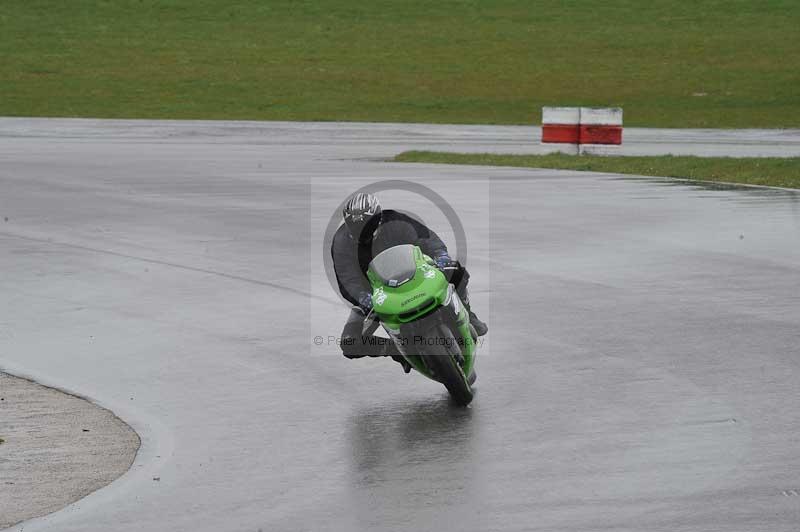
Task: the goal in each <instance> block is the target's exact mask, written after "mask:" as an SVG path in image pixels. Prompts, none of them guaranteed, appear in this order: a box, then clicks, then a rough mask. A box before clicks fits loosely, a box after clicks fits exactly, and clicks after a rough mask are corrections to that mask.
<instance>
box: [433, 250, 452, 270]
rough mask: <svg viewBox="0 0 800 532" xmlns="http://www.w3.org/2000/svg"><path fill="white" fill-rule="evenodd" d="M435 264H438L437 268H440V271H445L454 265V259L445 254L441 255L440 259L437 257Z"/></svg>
mask: <svg viewBox="0 0 800 532" xmlns="http://www.w3.org/2000/svg"><path fill="white" fill-rule="evenodd" d="M434 262H436V267H437V268H439V269H440V270H444V269H445V268H447V267H448V266H451V265H452V263H453V259H451V258H450V257H449V256H448V255H446V254H445V255H439V256H438V257H436V258H435V259H434Z"/></svg>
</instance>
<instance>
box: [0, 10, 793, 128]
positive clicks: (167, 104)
mask: <svg viewBox="0 0 800 532" xmlns="http://www.w3.org/2000/svg"><path fill="white" fill-rule="evenodd" d="M798 57H800V2H798V1H797V0H764V1H760V2H753V1H750V0H746V1H743V0H727V1H718V0H715V1H703V0H700V1H687V0H669V1H666V0H653V1H651V2H641V1H639V0H607V1H603V2H589V1H587V0H575V1H570V2H562V1H552V0H550V1H538V2H532V1H523V0H515V1H511V0H472V1H468V0H464V1H445V0H440V1H420V0H402V1H387V0H372V1H369V2H364V1H362V0H336V1H331V0H313V1H296V0H292V1H267V0H260V1H238V2H236V1H233V2H222V1H218V0H216V1H211V0H159V1H156V0H135V1H133V0H105V1H91V0H74V1H70V2H53V1H43V0H3V2H2V3H1V4H0V115H6V116H9V115H11V116H84V117H130V118H211V119H222V118H227V119H265V120H266V119H269V120H364V121H406V122H408V121H413V122H440V123H445V122H450V123H498V124H526V123H533V122H538V120H539V117H540V108H541V107H542V106H543V105H595V106H598V105H601V106H608V105H619V106H622V107H624V109H625V123H626V125H630V126H666V127H797V126H800V90H798V87H800V60H798Z"/></svg>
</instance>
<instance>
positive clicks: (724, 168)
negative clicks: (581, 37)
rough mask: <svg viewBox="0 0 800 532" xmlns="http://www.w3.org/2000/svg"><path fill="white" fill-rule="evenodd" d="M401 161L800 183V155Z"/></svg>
mask: <svg viewBox="0 0 800 532" xmlns="http://www.w3.org/2000/svg"><path fill="white" fill-rule="evenodd" d="M394 160H395V161H397V162H409V163H441V164H473V165H487V166H517V167H524V168H554V169H558V170H583V171H591V172H609V173H615V174H633V175H642V176H658V177H679V178H685V179H694V180H698V181H725V182H729V183H745V184H751V185H766V186H772V187H784V188H800V158H797V157H795V158H785V159H784V158H767V157H764V158H760V157H750V158H732V157H677V156H673V155H665V156H661V157H600V156H587V155H584V156H580V157H578V156H574V155H563V154H553V155H495V154H490V153H443V152H429V151H408V152H404V153H401V154H400V155H398V156H397V157H395V158H394Z"/></svg>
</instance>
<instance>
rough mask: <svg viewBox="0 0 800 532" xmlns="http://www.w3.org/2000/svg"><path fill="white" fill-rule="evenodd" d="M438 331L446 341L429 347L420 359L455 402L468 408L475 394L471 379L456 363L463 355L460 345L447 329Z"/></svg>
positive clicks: (442, 328)
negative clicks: (459, 349) (457, 358)
mask: <svg viewBox="0 0 800 532" xmlns="http://www.w3.org/2000/svg"><path fill="white" fill-rule="evenodd" d="M437 329H438V333H437V334H438V337H439V338H440V339H443V340H444V341H443V342H435V343H434V345H431V346H428V347H427V348H426V349H425V351H424V353H420V357H421V358H422V360H423V362H424V363H425V365H426V366H427V367H428V369H429V370H430V371H431V373H433V375H434V377H435V378H436V380H438V381H439V382H441V383H442V384H444V386H445V388H447V391H448V392H450V396H451V397H452V398H453V400H454V401H455V402H456V403H458V404H459V405H461V406H467V405H468V404H469V403H470V402H472V399H473V397H474V394H473V392H472V387H471V386H470V383H469V379H468V378H467V376H466V375H464V370H462V369H461V366H460V365H459V363H458V362H457V361H456V357H458V356H460V354H461V353H460V351H458V345H457V344H456V342H455V338H454V336H453V333H452V332H451V331H450V330H449V329H448V328H447V327H439V328H437ZM448 346H452V347H448ZM454 351H458V352H454Z"/></svg>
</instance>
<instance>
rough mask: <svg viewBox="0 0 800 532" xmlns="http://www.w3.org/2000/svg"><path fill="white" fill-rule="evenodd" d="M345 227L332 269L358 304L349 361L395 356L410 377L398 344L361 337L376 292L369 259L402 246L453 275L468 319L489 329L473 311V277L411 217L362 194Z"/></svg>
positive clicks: (348, 340) (350, 323)
mask: <svg viewBox="0 0 800 532" xmlns="http://www.w3.org/2000/svg"><path fill="white" fill-rule="evenodd" d="M342 217H343V218H344V223H343V224H342V225H341V226H340V227H339V229H338V230H337V231H336V234H335V235H334V237H333V243H332V245H331V255H332V256H333V267H334V270H335V271H336V280H337V282H338V284H339V291H340V292H341V294H342V296H343V297H344V298H345V299H347V300H348V301H349V302H350V303H352V304H353V305H354V307H353V309H352V311H351V312H350V316H349V317H348V318H347V323H345V326H344V330H343V331H342V339H341V347H342V353H343V354H344V356H345V357H347V358H361V357H364V356H390V357H392V358H393V359H395V360H397V361H398V362H400V363H401V364H403V368H404V369H405V370H406V373H408V371H410V366H408V363H407V362H406V361H405V359H404V358H403V357H401V356H399V353H398V351H397V349H396V348H395V347H394V344H393V343H392V342H391V341H389V340H386V339H383V338H379V337H375V336H372V335H371V333H372V332H374V328H373V329H372V331H368V335H365V334H364V333H362V328H363V323H364V317H365V315H366V314H368V313H369V311H370V310H372V289H371V287H370V284H369V281H368V280H367V276H366V271H367V268H368V266H369V263H370V261H371V260H372V259H373V258H374V257H375V256H376V255H378V254H379V253H380V252H381V251H384V250H385V249H388V248H390V247H392V246H396V245H399V244H414V245H417V246H419V247H420V248H421V249H422V252H423V253H425V254H426V255H428V256H429V257H431V258H432V259H433V260H434V261H435V262H436V265H437V266H438V267H439V268H440V269H442V270H443V271H445V272H446V273H448V274H449V275H448V278H449V280H450V281H451V282H452V283H453V284H454V285H455V286H456V292H457V293H458V296H459V298H461V301H462V302H463V303H464V306H465V307H466V308H467V310H468V312H469V321H470V323H471V324H472V326H473V327H474V328H475V331H476V332H477V333H478V335H479V336H483V335H484V334H486V332H487V331H488V327H487V326H486V324H485V323H484V322H482V321H481V320H480V319H478V317H477V316H476V315H475V313H474V312H472V309H471V308H470V304H469V296H468V294H467V283H468V281H469V273H467V270H466V268H464V267H463V266H461V264H459V263H458V262H456V261H453V260H452V259H451V258H450V256H449V255H448V253H447V246H445V245H444V242H442V241H441V239H440V238H439V237H438V236H437V235H436V233H434V232H433V231H431V230H430V229H428V228H427V227H425V225H423V224H422V223H420V222H418V221H417V220H415V219H413V218H411V217H410V216H408V215H406V214H403V213H400V212H397V211H393V210H388V209H387V210H382V209H381V205H380V203H379V201H378V198H377V197H376V196H375V195H374V194H368V193H363V192H359V193H357V194H354V195H353V196H352V197H351V198H350V199H349V200H348V201H347V203H345V205H344V208H343V209H342Z"/></svg>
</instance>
